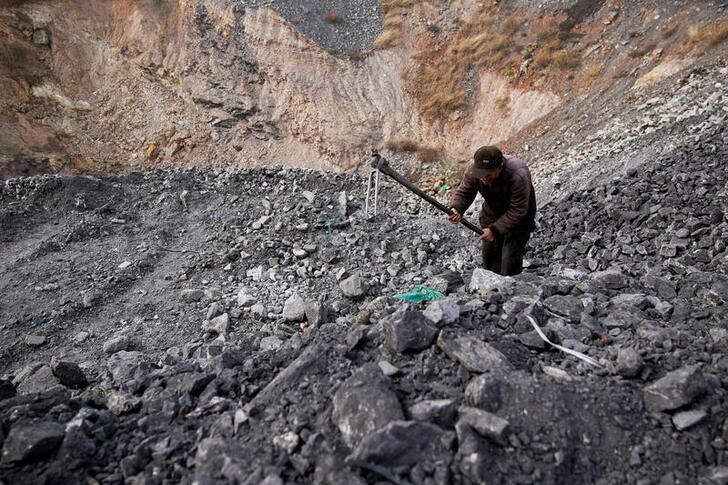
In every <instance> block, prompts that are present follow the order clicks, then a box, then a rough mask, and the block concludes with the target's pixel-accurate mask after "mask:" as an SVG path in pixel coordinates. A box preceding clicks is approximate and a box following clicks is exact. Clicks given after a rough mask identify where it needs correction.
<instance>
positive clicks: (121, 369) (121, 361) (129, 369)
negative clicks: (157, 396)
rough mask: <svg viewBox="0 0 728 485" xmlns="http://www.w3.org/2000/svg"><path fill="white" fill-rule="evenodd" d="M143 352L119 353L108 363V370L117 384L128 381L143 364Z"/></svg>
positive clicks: (123, 351)
mask: <svg viewBox="0 0 728 485" xmlns="http://www.w3.org/2000/svg"><path fill="white" fill-rule="evenodd" d="M141 361H142V354H141V352H127V351H125V350H122V351H119V352H117V353H115V354H114V355H112V356H111V357H109V359H108V360H107V361H106V370H108V371H109V374H111V378H112V379H113V380H114V382H115V383H116V384H122V383H124V382H126V381H128V380H129V379H130V378H131V377H132V375H133V374H134V369H136V367H137V366H138V365H139V364H140V363H141Z"/></svg>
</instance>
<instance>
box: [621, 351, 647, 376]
mask: <svg viewBox="0 0 728 485" xmlns="http://www.w3.org/2000/svg"><path fill="white" fill-rule="evenodd" d="M643 366H644V361H643V360H642V357H641V356H640V354H639V352H637V351H636V350H634V349H629V348H628V349H619V352H618V353H617V365H616V368H615V370H616V371H617V374H619V375H621V376H622V377H635V376H637V375H638V374H639V373H640V371H641V370H642V367H643Z"/></svg>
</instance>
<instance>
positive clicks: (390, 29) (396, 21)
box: [373, 0, 414, 49]
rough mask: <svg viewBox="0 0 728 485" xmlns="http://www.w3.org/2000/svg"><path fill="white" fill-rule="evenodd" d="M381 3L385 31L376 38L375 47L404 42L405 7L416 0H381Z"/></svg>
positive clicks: (383, 47) (387, 47)
mask: <svg viewBox="0 0 728 485" xmlns="http://www.w3.org/2000/svg"><path fill="white" fill-rule="evenodd" d="M379 4H380V6H381V8H382V12H384V20H383V21H382V25H383V27H384V31H383V32H382V33H381V34H380V35H379V37H377V38H376V39H375V40H374V44H373V47H374V48H375V49H389V48H390V47H396V46H398V45H399V44H400V42H402V37H403V34H404V19H403V11H404V9H406V8H408V7H411V6H412V5H413V4H414V0H380V1H379Z"/></svg>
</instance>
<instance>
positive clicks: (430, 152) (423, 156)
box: [416, 147, 440, 163]
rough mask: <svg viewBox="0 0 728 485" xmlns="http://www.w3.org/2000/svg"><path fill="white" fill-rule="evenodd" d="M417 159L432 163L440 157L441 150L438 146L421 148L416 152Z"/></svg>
mask: <svg viewBox="0 0 728 485" xmlns="http://www.w3.org/2000/svg"><path fill="white" fill-rule="evenodd" d="M416 157H417V160H419V161H420V162H423V163H432V162H435V161H437V160H439V159H440V150H438V149H436V148H430V147H426V148H420V149H419V150H417V154H416Z"/></svg>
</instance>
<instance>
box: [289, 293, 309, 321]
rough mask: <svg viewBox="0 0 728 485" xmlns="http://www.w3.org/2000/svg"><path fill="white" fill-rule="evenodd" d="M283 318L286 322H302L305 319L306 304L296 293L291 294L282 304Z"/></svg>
mask: <svg viewBox="0 0 728 485" xmlns="http://www.w3.org/2000/svg"><path fill="white" fill-rule="evenodd" d="M283 318H284V319H285V320H286V321H287V322H302V321H303V320H304V319H305V318H306V302H305V301H304V300H303V298H301V296H299V294H298V293H294V294H292V295H291V296H290V297H289V298H288V299H287V300H286V302H285V303H284V304H283Z"/></svg>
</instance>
